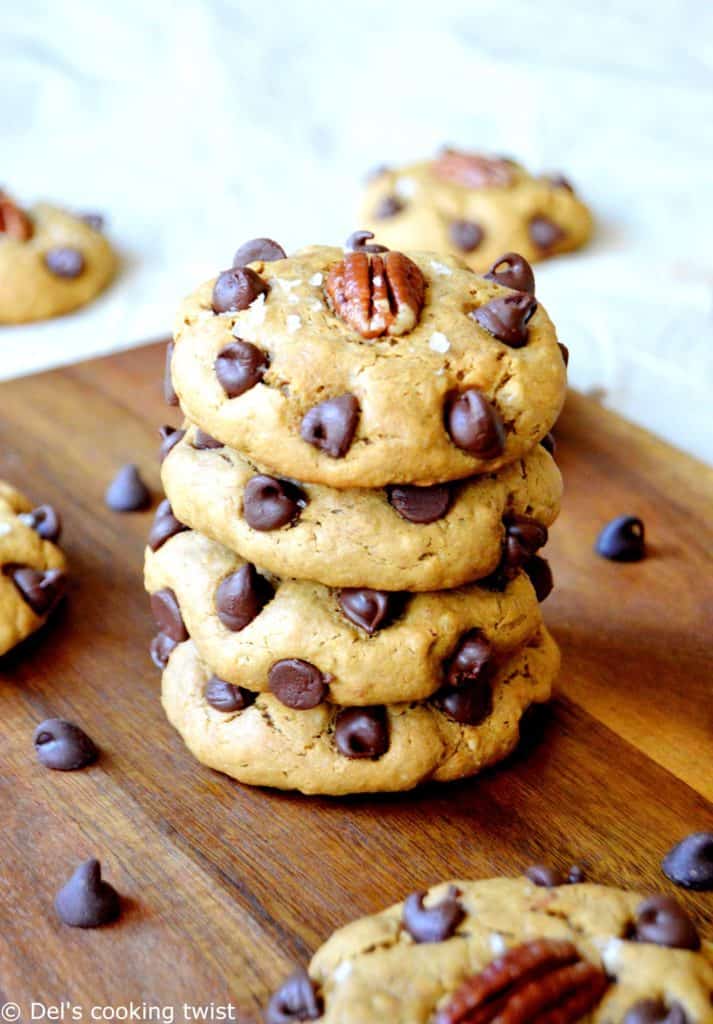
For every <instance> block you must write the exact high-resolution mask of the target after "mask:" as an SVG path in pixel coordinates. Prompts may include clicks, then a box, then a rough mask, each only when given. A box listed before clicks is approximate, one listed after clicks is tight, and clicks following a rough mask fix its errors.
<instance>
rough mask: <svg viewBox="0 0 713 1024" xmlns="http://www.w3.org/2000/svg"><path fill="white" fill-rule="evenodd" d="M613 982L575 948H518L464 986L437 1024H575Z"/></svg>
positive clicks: (546, 942)
mask: <svg viewBox="0 0 713 1024" xmlns="http://www.w3.org/2000/svg"><path fill="white" fill-rule="evenodd" d="M608 984H609V981H608V979H607V976H606V974H605V973H604V971H603V970H601V968H599V967H595V965H594V964H590V963H588V962H587V961H586V960H583V959H582V958H581V957H580V955H579V952H578V950H577V948H576V946H574V945H573V944H572V943H571V942H567V941H566V940H564V939H535V940H533V941H532V942H525V943H523V945H521V946H515V947H514V949H511V950H509V951H508V952H507V953H505V954H504V956H501V957H498V959H497V960H494V961H493V962H492V963H491V964H489V965H488V966H487V967H486V968H485V969H484V970H483V971H481V973H480V974H476V975H474V977H472V978H469V979H468V980H467V981H466V982H464V983H463V985H461V987H460V988H459V989H458V991H457V992H456V993H455V995H454V996H453V998H452V999H451V1001H450V1003H448V1004H447V1006H445V1007H443V1009H441V1010H440V1011H439V1012H438V1014H437V1015H436V1019H435V1024H574V1022H575V1021H578V1020H580V1019H581V1018H582V1017H583V1016H584V1015H585V1014H586V1013H589V1011H590V1010H592V1009H593V1008H594V1007H595V1006H596V1005H597V1004H598V1003H599V1001H600V1000H601V998H602V996H603V995H604V992H605V990H606V988H607V985H608Z"/></svg>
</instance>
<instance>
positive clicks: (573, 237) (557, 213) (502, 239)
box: [360, 149, 592, 272]
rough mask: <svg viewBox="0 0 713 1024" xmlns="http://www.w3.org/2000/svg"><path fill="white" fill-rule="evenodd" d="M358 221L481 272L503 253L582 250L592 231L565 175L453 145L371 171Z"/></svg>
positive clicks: (391, 242)
mask: <svg viewBox="0 0 713 1024" xmlns="http://www.w3.org/2000/svg"><path fill="white" fill-rule="evenodd" d="M360 222H361V223H362V224H364V225H365V227H367V228H369V229H370V230H371V231H372V232H374V233H375V234H376V237H377V238H378V240H379V242H383V244H384V245H388V246H391V247H394V248H399V249H401V248H403V249H429V250H432V251H434V252H445V253H455V254H456V255H458V256H459V257H460V258H461V259H462V260H463V261H464V262H466V263H467V264H468V266H469V267H471V268H472V269H473V270H476V271H480V272H483V271H486V270H488V269H489V268H490V267H491V265H492V264H493V263H495V262H496V260H497V259H498V258H499V257H500V256H501V255H502V254H503V253H505V252H508V251H512V250H514V251H515V252H517V253H520V255H521V256H524V257H525V259H527V260H529V261H530V262H533V263H534V262H535V261H536V260H543V259H547V258H548V257H550V256H556V255H558V254H559V253H563V252H568V251H570V250H572V249H579V248H580V246H582V245H584V244H585V243H586V242H587V241H588V240H589V237H590V235H591V234H592V216H591V214H590V212H589V210H588V209H587V207H586V206H585V204H584V203H583V202H582V201H581V199H579V198H578V196H577V195H576V193H575V191H574V188H573V187H572V185H571V184H570V182H568V181H567V180H566V179H565V178H564V177H562V175H560V174H556V175H539V176H535V175H532V174H530V173H528V171H526V170H525V168H524V167H523V166H522V165H521V164H519V163H516V162H515V161H513V160H509V159H504V158H502V157H489V156H484V155H482V154H479V153H468V152H464V151H461V150H454V149H445V150H443V151H442V152H441V153H440V154H439V155H438V156H437V157H436V158H435V159H434V160H426V161H422V162H420V163H417V164H412V165H411V166H408V167H401V168H395V169H390V168H383V169H382V170H381V171H379V172H378V173H376V174H374V175H373V176H372V177H371V178H370V180H369V182H368V183H367V187H366V191H365V195H364V199H363V203H362V208H361V217H360Z"/></svg>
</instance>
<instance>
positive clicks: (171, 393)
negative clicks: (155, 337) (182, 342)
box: [163, 341, 178, 405]
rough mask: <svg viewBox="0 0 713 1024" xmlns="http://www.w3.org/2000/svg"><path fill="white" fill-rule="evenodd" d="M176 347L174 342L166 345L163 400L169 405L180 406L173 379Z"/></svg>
mask: <svg viewBox="0 0 713 1024" xmlns="http://www.w3.org/2000/svg"><path fill="white" fill-rule="evenodd" d="M175 347H176V346H175V344H174V343H173V342H172V341H169V343H168V344H167V345H166V361H165V363H164V367H163V398H164V401H165V402H166V404H167V405H178V395H177V394H176V389H175V388H174V386H173V378H172V377H171V362H172V360H173V350H174V348H175Z"/></svg>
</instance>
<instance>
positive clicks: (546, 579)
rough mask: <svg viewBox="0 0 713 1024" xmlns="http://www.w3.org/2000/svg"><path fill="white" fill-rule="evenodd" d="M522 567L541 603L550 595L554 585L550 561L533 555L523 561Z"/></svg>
mask: <svg viewBox="0 0 713 1024" xmlns="http://www.w3.org/2000/svg"><path fill="white" fill-rule="evenodd" d="M522 568H523V570H524V571H525V572H526V573H527V575H528V576H529V578H530V583H531V584H532V586H533V587H534V588H535V594H536V596H537V600H538V601H539V602H540V604H542V602H543V601H546V600H547V598H548V597H549V596H550V594H551V593H552V589H553V587H554V585H555V581H554V580H553V578H552V570H551V569H550V563H549V562H548V561H547V559H546V558H541V557H540V556H539V555H533V556H532V558H528V559H527V561H526V562H524V563H523V566H522Z"/></svg>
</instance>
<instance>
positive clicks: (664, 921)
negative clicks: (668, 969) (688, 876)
mask: <svg viewBox="0 0 713 1024" xmlns="http://www.w3.org/2000/svg"><path fill="white" fill-rule="evenodd" d="M633 938H635V939H636V941H637V942H653V943H655V944H656V945H657V946H668V947H670V948H671V949H693V950H696V949H699V948H700V945H701V940H700V938H699V936H698V932H697V930H696V926H695V925H694V923H693V921H692V920H691V918H690V917H689V916H688V914H687V913H686V911H685V910H684V909H683V907H682V906H680V904H678V903H677V902H676V900H675V899H673V897H671V896H649V898H648V899H647V900H644V901H643V902H642V903H640V904H639V906H638V907H637V908H636V922H635V924H634V934H633Z"/></svg>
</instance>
